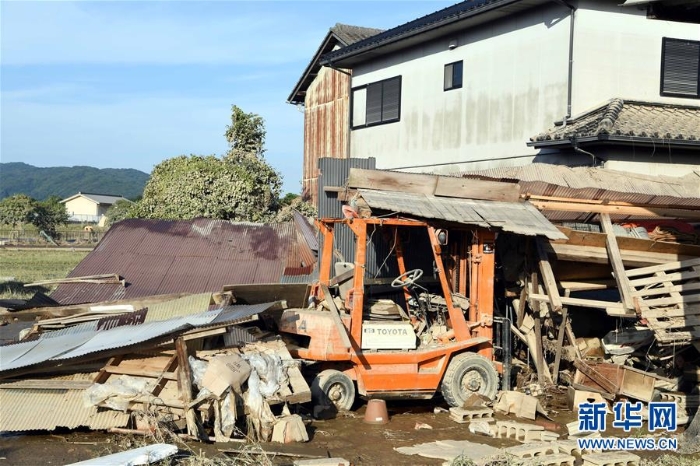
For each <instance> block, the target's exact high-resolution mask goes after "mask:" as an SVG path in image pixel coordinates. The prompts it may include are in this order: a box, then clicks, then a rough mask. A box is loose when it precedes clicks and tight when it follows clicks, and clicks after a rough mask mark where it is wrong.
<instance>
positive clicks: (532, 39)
mask: <svg viewBox="0 0 700 466" xmlns="http://www.w3.org/2000/svg"><path fill="white" fill-rule="evenodd" d="M568 15H569V10H568V8H565V7H563V6H561V5H559V4H555V3H554V2H552V3H551V4H547V5H545V6H543V7H541V8H538V9H536V10H533V11H529V12H524V13H519V14H517V15H513V16H511V17H508V18H506V19H504V20H502V21H499V22H497V23H491V24H487V25H484V26H480V27H476V28H472V29H470V30H469V31H465V32H463V33H461V34H459V35H456V36H451V37H446V38H444V39H441V40H437V41H434V42H431V43H426V44H422V45H421V46H418V47H414V48H412V49H410V50H407V51H405V52H401V53H397V54H394V55H392V56H390V57H388V58H382V59H380V60H377V61H374V62H371V63H368V64H363V65H361V66H358V67H356V68H355V69H354V70H353V80H352V83H353V87H356V86H360V85H363V84H368V83H372V82H375V81H379V80H382V79H387V78H391V77H394V76H398V75H401V76H402V82H401V86H402V89H401V112H400V113H401V114H400V121H399V122H396V123H389V124H383V125H379V126H373V127H367V128H360V129H355V130H352V131H351V156H352V157H376V159H377V168H384V169H392V168H401V169H409V170H410V171H414V170H418V171H422V170H425V171H427V170H430V171H433V172H447V171H454V170H459V169H466V168H469V169H479V168H488V167H491V166H494V165H521V164H523V163H527V162H529V161H530V160H531V159H532V157H533V156H534V155H535V154H536V152H537V151H536V150H535V149H532V148H528V147H527V146H526V142H527V141H528V140H529V138H530V137H531V136H532V135H533V134H537V133H539V132H541V131H542V130H543V129H544V128H548V127H550V126H551V125H552V122H553V121H555V120H557V119H561V118H562V117H563V116H564V115H565V113H566V96H567V78H568V44H569V20H568ZM452 40H456V41H457V45H458V46H457V47H456V48H454V49H452V50H450V49H449V44H450V42H451V41H452ZM458 60H463V61H464V74H463V86H462V88H461V89H454V90H450V91H444V90H443V78H444V66H445V65H446V64H448V63H452V62H455V61H458ZM474 161H480V162H477V163H470V164H466V163H465V162H474ZM410 167H416V168H414V170H411V169H410Z"/></svg>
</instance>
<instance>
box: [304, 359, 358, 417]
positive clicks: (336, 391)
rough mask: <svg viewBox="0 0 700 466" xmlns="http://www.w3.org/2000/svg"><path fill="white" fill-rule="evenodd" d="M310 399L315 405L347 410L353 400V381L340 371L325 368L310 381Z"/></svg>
mask: <svg viewBox="0 0 700 466" xmlns="http://www.w3.org/2000/svg"><path fill="white" fill-rule="evenodd" d="M311 399H312V400H313V401H314V403H315V404H317V405H319V404H320V405H324V406H331V405H332V406H334V407H335V409H337V410H338V411H349V410H350V408H352V405H353V403H354V402H355V383H354V382H353V381H352V379H350V377H348V376H347V375H345V374H343V373H342V372H340V371H336V370H333V369H328V370H325V371H323V372H321V373H320V374H318V375H317V376H316V378H314V381H313V382H312V383H311Z"/></svg>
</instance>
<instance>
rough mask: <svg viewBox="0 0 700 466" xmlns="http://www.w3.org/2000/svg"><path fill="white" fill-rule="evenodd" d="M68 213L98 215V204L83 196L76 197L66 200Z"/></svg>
mask: <svg viewBox="0 0 700 466" xmlns="http://www.w3.org/2000/svg"><path fill="white" fill-rule="evenodd" d="M66 212H68V215H99V214H100V212H98V205H97V204H95V203H94V202H93V201H90V200H88V199H85V198H84V197H76V198H75V199H73V200H70V201H68V202H66Z"/></svg>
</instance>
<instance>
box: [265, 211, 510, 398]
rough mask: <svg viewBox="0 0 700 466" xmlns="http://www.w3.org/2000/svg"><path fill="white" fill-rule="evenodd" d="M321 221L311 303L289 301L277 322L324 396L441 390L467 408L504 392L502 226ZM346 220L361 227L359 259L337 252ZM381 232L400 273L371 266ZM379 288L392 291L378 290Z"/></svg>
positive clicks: (426, 394)
mask: <svg viewBox="0 0 700 466" xmlns="http://www.w3.org/2000/svg"><path fill="white" fill-rule="evenodd" d="M317 225H318V227H319V229H320V231H321V234H322V237H323V247H322V252H321V257H320V269H319V281H318V282H317V283H315V284H314V285H312V286H311V288H310V296H309V299H308V302H309V308H306V309H300V308H296V309H294V308H292V309H286V310H285V311H283V312H282V313H281V314H280V315H279V316H278V318H277V322H276V324H277V328H278V330H279V332H280V333H281V334H282V335H283V337H284V338H285V340H286V341H287V343H288V347H289V349H290V352H291V353H292V356H293V357H295V358H298V359H302V360H304V361H305V362H306V363H309V364H308V368H310V369H315V371H314V374H315V378H314V380H313V383H312V385H311V388H312V396H313V397H314V399H315V400H316V401H321V400H323V401H325V402H328V401H330V402H331V403H332V404H333V405H334V406H335V408H336V409H337V410H339V411H342V410H348V409H350V408H351V407H352V405H353V402H354V400H355V397H356V394H357V393H359V394H360V395H361V396H363V397H367V398H383V399H400V398H409V399H411V398H413V399H428V398H431V397H433V395H435V393H436V392H437V390H438V389H439V390H440V391H441V393H442V396H443V397H444V399H445V400H446V402H447V403H448V404H449V405H450V406H458V407H461V406H462V405H463V404H464V401H465V400H466V399H467V398H468V397H469V396H470V395H472V394H473V393H478V394H481V395H484V396H486V397H489V398H493V397H495V395H496V392H497V391H498V386H499V373H501V372H503V367H502V364H501V363H498V362H496V361H494V344H493V334H494V332H493V326H494V318H493V317H494V316H493V308H494V304H493V303H494V267H495V260H494V256H495V254H494V252H495V251H494V245H495V236H496V235H495V233H494V232H493V231H489V230H486V229H482V228H477V227H467V226H466V225H462V224H441V223H437V222H435V223H434V222H432V221H424V220H414V219H406V218H376V217H372V218H351V219H320V220H317ZM339 225H347V227H349V229H350V230H351V231H352V233H353V235H354V238H355V257H354V261H353V262H352V263H350V262H342V261H337V260H336V259H337V258H336V255H335V254H334V251H335V249H334V230H335V229H337V228H338V227H339ZM378 235H379V236H382V237H383V238H384V239H385V240H386V243H387V244H388V245H390V253H389V254H387V255H386V256H385V258H384V262H385V263H386V262H387V260H388V259H392V261H395V265H394V270H398V276H396V277H395V278H393V279H392V278H391V277H387V278H384V279H377V278H373V277H368V274H367V273H366V269H367V266H368V251H370V249H374V248H368V241H369V242H370V243H372V241H373V238H374V237H375V236H378ZM374 239H375V240H376V238H374ZM421 240H422V241H421ZM406 243H408V244H406ZM416 258H418V260H420V261H422V262H423V263H426V262H427V261H426V259H428V260H431V261H432V265H431V266H430V267H432V269H433V270H432V272H433V274H432V275H433V277H432V278H431V277H429V274H426V272H429V270H428V271H426V270H424V269H425V268H426V267H423V268H412V269H409V268H408V267H409V265H410V263H411V261H413V262H416V260H417V259H416ZM381 259H382V258H381V257H380V258H378V259H377V261H379V260H381ZM334 262H335V263H334ZM333 269H335V270H334V271H335V273H334V274H332V272H333ZM332 275H334V277H332ZM374 288H380V291H382V289H383V294H384V295H387V294H389V295H391V296H392V299H374V297H375V296H377V295H378V294H377V293H375V291H374Z"/></svg>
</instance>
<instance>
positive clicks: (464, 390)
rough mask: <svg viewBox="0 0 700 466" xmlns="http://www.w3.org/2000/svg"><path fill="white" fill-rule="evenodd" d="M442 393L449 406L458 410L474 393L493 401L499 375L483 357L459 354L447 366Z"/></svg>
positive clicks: (441, 388) (472, 354) (474, 354)
mask: <svg viewBox="0 0 700 466" xmlns="http://www.w3.org/2000/svg"><path fill="white" fill-rule="evenodd" d="M440 391H441V392H442V396H443V397H444V398H445V401H447V404H449V405H450V406H455V407H458V408H461V407H462V406H463V405H464V402H465V401H466V400H467V398H469V397H470V396H471V395H472V394H474V393H478V394H479V395H483V396H486V397H488V398H491V399H493V398H494V397H495V396H496V392H497V391H498V373H497V372H496V369H495V368H494V367H493V364H492V363H491V361H489V360H488V359H486V358H485V357H483V356H480V355H478V354H476V353H462V354H458V355H457V356H455V357H453V358H452V361H450V364H449V365H448V366H447V370H446V371H445V376H444V377H443V379H442V386H441V387H440Z"/></svg>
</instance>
